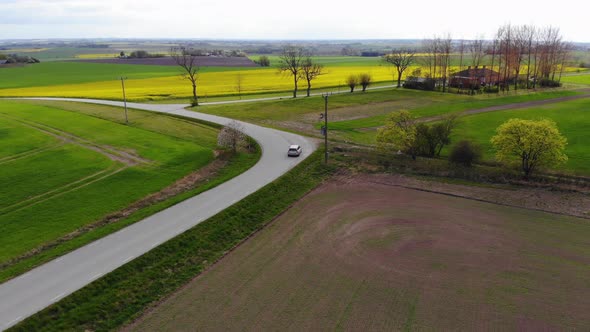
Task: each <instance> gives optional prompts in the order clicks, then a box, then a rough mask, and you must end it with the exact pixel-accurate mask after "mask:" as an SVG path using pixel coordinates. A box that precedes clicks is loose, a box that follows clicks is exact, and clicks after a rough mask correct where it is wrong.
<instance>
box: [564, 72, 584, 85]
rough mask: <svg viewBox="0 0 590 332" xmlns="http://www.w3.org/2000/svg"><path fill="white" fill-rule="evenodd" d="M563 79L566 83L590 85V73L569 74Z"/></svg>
mask: <svg viewBox="0 0 590 332" xmlns="http://www.w3.org/2000/svg"><path fill="white" fill-rule="evenodd" d="M561 81H562V82H564V83H574V84H585V85H590V75H589V74H585V75H569V76H563V77H562V78H561Z"/></svg>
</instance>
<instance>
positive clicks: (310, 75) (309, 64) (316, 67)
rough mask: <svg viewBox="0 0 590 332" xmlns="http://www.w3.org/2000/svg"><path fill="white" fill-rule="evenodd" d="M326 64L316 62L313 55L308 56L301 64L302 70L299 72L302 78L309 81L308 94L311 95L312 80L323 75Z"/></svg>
mask: <svg viewBox="0 0 590 332" xmlns="http://www.w3.org/2000/svg"><path fill="white" fill-rule="evenodd" d="M323 71H324V66H323V65H321V64H319V63H314V62H313V59H312V58H311V56H309V55H308V56H307V57H306V58H305V60H303V62H302V64H301V70H300V72H299V74H300V75H301V78H303V79H305V81H306V82H307V96H308V97H309V95H310V91H311V81H313V80H314V79H315V78H316V77H318V76H320V75H322V74H323V73H324V72H323Z"/></svg>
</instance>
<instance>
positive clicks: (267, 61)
mask: <svg viewBox="0 0 590 332" xmlns="http://www.w3.org/2000/svg"><path fill="white" fill-rule="evenodd" d="M254 62H255V63H257V64H259V65H260V66H261V67H269V66H270V59H269V58H268V57H267V56H266V55H263V56H261V57H259V58H258V61H254Z"/></svg>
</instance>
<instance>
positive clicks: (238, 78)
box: [235, 73, 244, 99]
mask: <svg viewBox="0 0 590 332" xmlns="http://www.w3.org/2000/svg"><path fill="white" fill-rule="evenodd" d="M243 82H244V77H243V76H242V74H241V73H238V74H237V75H236V85H235V89H236V91H237V92H238V96H239V97H240V99H242V83H243Z"/></svg>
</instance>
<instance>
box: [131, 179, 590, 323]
mask: <svg viewBox="0 0 590 332" xmlns="http://www.w3.org/2000/svg"><path fill="white" fill-rule="evenodd" d="M589 232H590V227H589V226H588V223H587V221H586V220H584V219H577V218H572V217H564V216H558V215H552V214H548V213H541V212H533V211H528V210H525V209H519V208H509V207H502V206H498V205H494V204H488V203H482V202H476V201H472V200H466V199H461V198H455V197H449V196H444V195H440V194H433V193H426V192H421V191H415V190H409V189H403V188H399V187H392V186H388V185H383V184H376V183H373V182H372V178H371V177H359V178H352V179H344V180H342V179H341V180H336V181H332V182H331V183H328V184H326V185H323V186H321V187H319V188H318V189H316V190H315V191H313V192H312V193H311V194H310V195H308V196H306V197H305V198H304V199H303V200H301V201H300V202H299V203H297V204H296V205H295V206H294V207H292V208H291V209H289V210H288V211H287V212H286V213H285V214H283V215H282V216H281V217H280V218H279V219H277V220H276V221H275V222H274V223H273V224H272V225H270V226H269V227H267V228H266V229H264V230H263V231H262V232H260V233H259V234H257V235H256V236H255V237H254V238H253V239H251V240H250V241H248V242H246V243H244V244H243V245H242V246H240V247H239V248H238V249H237V250H235V251H234V252H232V253H231V254H229V255H228V256H226V257H225V258H224V259H222V260H221V261H220V262H219V263H218V264H216V265H215V266H213V267H212V268H211V269H210V270H209V271H207V272H205V273H204V274H202V275H201V276H199V277H198V278H196V279H195V280H194V281H193V282H191V283H190V284H188V285H187V286H186V287H183V288H181V289H180V290H179V291H178V292H177V293H175V294H174V295H173V296H172V297H170V298H169V299H168V300H166V301H165V302H164V303H162V304H161V305H159V306H158V307H156V308H155V309H154V310H153V311H150V312H149V313H147V314H146V315H145V316H144V317H142V318H141V319H140V320H139V321H138V322H137V323H136V324H134V325H132V327H131V329H133V330H135V331H163V330H192V329H198V330H227V329H240V330H244V329H245V330H309V329H313V330H356V329H368V330H378V331H379V330H382V331H391V330H523V329H524V330H568V329H584V327H585V326H588V324H590V321H589V318H588V315H587V312H586V308H588V307H589V305H590V303H589V302H588V301H589V300H588V299H589V298H590V293H589V292H588V287H585V285H587V284H588V282H590V279H589V278H590V274H588V273H587V272H588V259H589V257H590V256H589V254H590V253H589V252H588V246H587V238H588V235H589Z"/></svg>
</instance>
